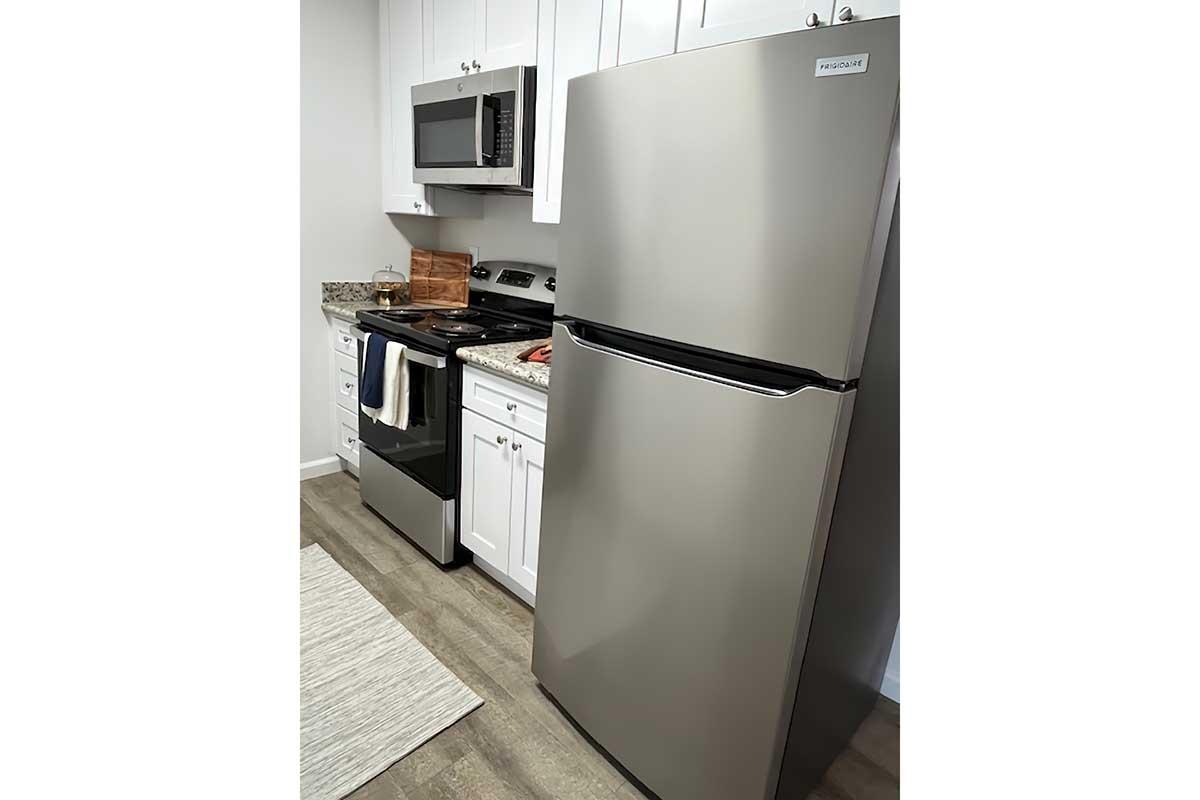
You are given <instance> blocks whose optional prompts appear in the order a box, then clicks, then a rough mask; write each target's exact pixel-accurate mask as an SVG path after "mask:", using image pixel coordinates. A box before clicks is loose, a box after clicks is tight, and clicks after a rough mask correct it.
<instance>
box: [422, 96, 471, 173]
mask: <svg viewBox="0 0 1200 800" xmlns="http://www.w3.org/2000/svg"><path fill="white" fill-rule="evenodd" d="M477 106H478V102H477V98H476V97H460V98H455V99H454V100H442V101H440V102H436V103H424V104H421V105H416V106H413V166H414V168H416V169H454V168H459V169H461V168H474V167H476V166H478V163H477V162H478V156H477V152H478V149H477V144H478V137H479V125H480V123H481V120H480V119H479V117H480V112H479V111H478V110H477Z"/></svg>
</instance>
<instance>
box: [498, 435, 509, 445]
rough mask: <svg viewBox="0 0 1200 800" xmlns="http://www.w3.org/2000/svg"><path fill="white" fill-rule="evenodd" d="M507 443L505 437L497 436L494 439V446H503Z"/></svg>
mask: <svg viewBox="0 0 1200 800" xmlns="http://www.w3.org/2000/svg"><path fill="white" fill-rule="evenodd" d="M507 441H508V437H507V436H497V437H496V444H504V443H505V442H507Z"/></svg>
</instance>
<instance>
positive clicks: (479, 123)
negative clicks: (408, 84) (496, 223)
mask: <svg viewBox="0 0 1200 800" xmlns="http://www.w3.org/2000/svg"><path fill="white" fill-rule="evenodd" d="M536 76H537V70H536V68H535V67H509V68H508V69H497V70H492V71H490V72H479V73H476V74H474V75H463V76H462V77H461V78H450V79H449V80H444V81H435V82H433V83H422V84H419V85H417V86H414V87H412V105H413V181H414V182H415V183H426V184H437V185H443V186H458V187H466V188H471V189H476V190H484V191H487V190H492V191H498V192H504V191H508V192H514V191H515V192H519V193H526V194H527V193H529V192H531V191H532V189H533V119H534V113H533V101H534V94H535V92H536V80H537V77H536Z"/></svg>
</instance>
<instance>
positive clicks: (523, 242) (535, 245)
mask: <svg viewBox="0 0 1200 800" xmlns="http://www.w3.org/2000/svg"><path fill="white" fill-rule="evenodd" d="M532 214H533V199H532V198H529V197H508V196H504V195H497V196H488V197H485V198H484V199H483V218H482V219H441V220H438V223H437V225H438V248H439V249H441V250H457V251H460V252H466V251H467V248H468V247H472V246H476V247H478V248H479V260H480V261H487V260H492V259H500V260H506V261H528V262H529V263H531V264H544V265H546V266H551V267H556V266H558V226H557V225H545V224H542V223H540V222H532V221H531V220H530V217H531V216H532Z"/></svg>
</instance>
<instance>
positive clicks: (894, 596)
mask: <svg viewBox="0 0 1200 800" xmlns="http://www.w3.org/2000/svg"><path fill="white" fill-rule="evenodd" d="M899 620H900V210H899V205H898V204H897V206H896V211H895V216H894V217H893V224H892V234H891V238H890V240H889V242H888V246H887V254H886V256H885V258H884V266H883V273H882V276H881V279H880V283H879V293H878V296H877V298H876V306H875V314H874V321H873V323H872V325H871V332H870V337H869V339H868V344H867V351H866V357H865V360H864V362H863V374H862V379H861V382H860V384H859V390H858V398H857V400H856V401H855V407H854V420H853V422H852V423H851V425H850V435H849V439H848V441H847V444H846V454H845V458H844V461H843V467H842V475H841V480H840V481H839V483H838V494H837V501H836V503H835V505H834V510H833V520H832V522H831V524H830V529H829V539H828V544H827V545H826V548H825V558H824V563H823V565H822V568H821V577H820V581H819V583H818V586H817V599H816V604H815V606H814V610H813V617H812V624H811V627H810V632H809V636H808V641H807V644H806V649H805V651H804V653H803V654H802V655H801V654H800V653H799V651H797V656H798V657H800V658H802V662H801V667H800V675H799V685H798V688H797V691H796V701H795V705H794V706H793V709H792V714H791V722H790V730H789V733H788V735H787V743H786V750H785V752H784V754H783V762H782V771H781V774H780V781H779V792H778V794H777V795H776V796H777V797H778V798H780V800H782V799H783V798H788V799H789V800H790V799H791V798H796V799H797V800H800V799H801V798H805V797H808V793H809V792H810V791H811V790H812V789H813V788H814V787H815V786H816V785H817V784H818V783H820V781H821V776H822V775H823V774H824V772H825V770H826V768H827V767H828V766H829V764H830V763H831V762H832V761H833V759H834V758H836V757H837V755H838V753H840V752H841V751H842V749H843V748H844V747H845V746H846V744H847V743H848V742H849V741H850V737H851V736H853V735H854V732H855V730H857V728H858V726H859V724H860V723H861V722H862V721H863V719H864V718H865V717H866V716H867V714H868V713H870V711H871V709H872V708H873V707H874V705H875V703H876V702H878V699H879V694H878V692H879V685H880V682H881V681H882V679H883V672H884V668H885V667H886V665H887V660H888V653H889V651H890V649H891V645H892V636H893V634H894V633H895V631H896V625H897V623H898V622H899Z"/></svg>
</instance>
